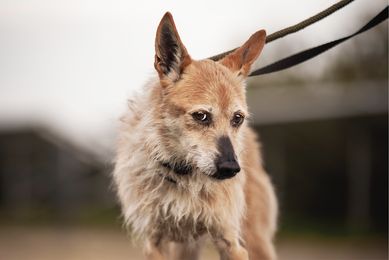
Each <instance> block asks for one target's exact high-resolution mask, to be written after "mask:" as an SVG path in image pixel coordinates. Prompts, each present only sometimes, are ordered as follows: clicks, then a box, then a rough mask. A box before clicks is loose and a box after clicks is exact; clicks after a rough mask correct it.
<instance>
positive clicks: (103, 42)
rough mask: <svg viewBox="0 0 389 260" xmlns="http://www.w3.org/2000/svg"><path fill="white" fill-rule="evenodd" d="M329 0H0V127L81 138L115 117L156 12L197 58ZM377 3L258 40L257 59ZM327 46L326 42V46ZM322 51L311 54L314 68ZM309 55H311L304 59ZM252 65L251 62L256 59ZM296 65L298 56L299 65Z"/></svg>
mask: <svg viewBox="0 0 389 260" xmlns="http://www.w3.org/2000/svg"><path fill="white" fill-rule="evenodd" d="M335 2H337V1H334V0H332V1H326V0H314V1H312V0H299V1H259V0H253V1H225V0H224V1H209V0H207V1H204V0H198V1H190V2H189V1H179V0H176V1H150V0H147V1H146V0H143V1H137V2H135V1H130V0H126V1H112V0H67V1H63V0H35V1H32V0H18V1H15V0H0V126H2V127H8V126H10V125H15V124H30V123H36V122H38V123H42V124H45V125H50V126H52V127H54V128H56V129H61V130H62V131H63V132H65V133H67V134H69V135H71V136H73V137H75V138H77V139H80V140H83V141H85V142H90V141H91V140H93V139H96V138H100V137H102V136H103V134H104V133H105V132H107V131H108V130H109V129H111V128H112V126H113V125H114V124H116V121H117V118H118V117H119V116H120V114H121V113H122V112H123V110H124V109H125V103H126V99H127V97H129V96H130V95H131V94H132V93H133V91H134V90H137V89H139V88H140V87H141V86H142V85H143V83H144V82H145V81H147V79H148V77H150V75H153V73H154V69H153V55H154V36H155V30H156V27H157V25H158V22H159V20H160V19H161V17H162V16H163V14H164V13H165V12H166V11H170V12H171V13H172V14H173V16H174V19H175V22H176V25H177V27H178V31H179V33H180V35H181V38H182V40H183V42H184V44H185V45H186V47H187V49H188V51H189V53H190V54H191V56H192V57H193V58H195V59H201V58H205V57H208V56H211V55H214V54H217V53H220V52H223V51H226V50H229V49H231V48H234V47H237V46H238V45H240V44H241V43H243V42H244V41H245V40H246V39H247V38H248V37H249V36H250V35H251V34H252V33H254V32H255V31H257V30H259V29H262V28H264V29H266V30H267V32H268V34H269V33H272V32H274V31H277V30H279V29H282V28H284V27H287V26H290V25H292V24H295V23H297V22H299V21H301V20H303V19H305V18H307V17H309V16H311V15H313V14H316V13H317V12H319V11H321V10H323V9H324V8H326V7H328V6H330V5H332V4H334V3H335ZM386 4H387V1H386V0H356V1H355V2H354V3H352V4H350V6H348V7H346V8H345V9H343V10H341V11H339V12H338V13H336V14H334V15H332V16H330V17H328V18H326V19H325V20H323V21H322V22H320V23H318V24H316V25H314V26H312V27H310V28H308V29H306V30H304V31H303V32H301V33H298V34H296V35H293V36H288V37H286V38H284V39H282V40H280V41H277V42H274V43H271V44H269V45H268V46H266V47H265V50H264V55H263V56H264V57H263V58H262V59H260V61H259V65H261V64H262V65H263V64H265V63H267V62H270V61H272V60H275V59H277V58H281V57H282V56H283V55H285V54H284V53H282V52H274V51H273V52H272V49H273V50H275V49H277V48H278V47H279V46H285V45H287V46H288V48H290V49H289V50H288V51H293V52H295V51H298V50H302V49H305V48H307V47H311V46H314V45H317V44H319V43H322V42H326V41H329V40H331V39H336V38H338V37H340V36H343V35H346V34H349V33H351V32H354V31H355V30H356V29H358V28H359V27H361V25H362V24H364V22H363V21H361V19H362V18H363V17H366V19H368V18H370V17H371V16H372V15H373V14H375V13H378V12H379V11H380V10H381V9H383V8H384V7H385V5H386ZM334 52H335V53H336V50H335V51H334ZM328 57H331V53H329V54H325V55H322V56H320V57H319V58H316V60H315V61H313V62H316V63H314V64H315V66H310V65H309V64H308V65H305V67H302V69H306V70H307V71H308V72H310V73H320V72H319V70H320V69H319V70H318V69H316V70H313V69H312V68H313V67H315V68H320V67H321V66H325V64H326V60H327V59H328ZM312 64H313V63H311V65H312ZM257 65H258V64H257ZM302 66H304V65H302Z"/></svg>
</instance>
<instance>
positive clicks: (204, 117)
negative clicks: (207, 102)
mask: <svg viewBox="0 0 389 260" xmlns="http://www.w3.org/2000/svg"><path fill="white" fill-rule="evenodd" d="M192 117H193V119H194V120H196V121H197V122H199V123H202V124H206V125H208V124H210V123H211V114H210V113H208V112H205V111H204V112H203V111H198V112H194V113H193V114H192Z"/></svg>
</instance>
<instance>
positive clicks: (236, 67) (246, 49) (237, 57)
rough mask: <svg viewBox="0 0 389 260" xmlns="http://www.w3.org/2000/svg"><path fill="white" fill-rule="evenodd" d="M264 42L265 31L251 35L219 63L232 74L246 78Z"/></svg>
mask: <svg viewBox="0 0 389 260" xmlns="http://www.w3.org/2000/svg"><path fill="white" fill-rule="evenodd" d="M265 42H266V31H265V30H260V31H258V32H256V33H254V34H253V35H251V37H250V38H249V39H248V40H247V41H246V42H245V43H244V44H243V45H242V46H241V47H239V48H238V49H236V50H235V51H234V52H232V53H230V54H228V55H227V56H226V57H224V58H223V59H222V60H220V61H219V63H221V64H223V65H224V66H226V67H227V68H229V69H230V70H232V71H233V72H238V73H239V74H241V75H243V76H245V77H247V75H248V74H249V72H250V68H251V65H252V64H253V63H254V61H255V60H256V59H257V58H258V56H259V54H260V53H261V51H262V49H263V46H264V45H265Z"/></svg>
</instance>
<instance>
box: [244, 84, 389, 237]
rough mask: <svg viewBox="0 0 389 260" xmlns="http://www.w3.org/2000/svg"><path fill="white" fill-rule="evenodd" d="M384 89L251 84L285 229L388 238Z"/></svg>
mask: <svg viewBox="0 0 389 260" xmlns="http://www.w3.org/2000/svg"><path fill="white" fill-rule="evenodd" d="M387 84H388V82H387V80H375V81H357V82H327V83H325V84H324V83H316V84H304V83H300V84H296V85H293V84H285V85H278V86H274V85H270V86H269V85H266V83H264V82H261V81H260V80H258V79H254V80H252V81H251V82H250V85H249V89H248V102H249V107H250V108H251V110H252V111H254V112H253V115H252V124H253V125H254V126H255V128H256V129H257V130H258V132H259V134H260V137H261V141H262V144H263V147H262V149H263V154H264V157H265V160H264V161H265V164H266V165H265V167H266V169H267V170H268V172H269V173H270V175H271V177H272V179H273V182H274V183H275V186H276V190H277V194H278V197H279V201H280V209H281V221H280V223H281V224H282V227H286V228H288V227H292V228H296V229H299V230H303V229H304V228H306V229H310V228H311V229H316V230H319V229H318V227H320V226H321V227H322V228H323V230H324V231H323V232H325V231H327V232H334V231H335V232H343V231H346V232H348V231H351V232H355V231H358V232H359V231H363V232H366V231H374V232H379V233H382V234H385V233H386V232H387V217H388V214H387V212H388V112H387V111H388V85H387Z"/></svg>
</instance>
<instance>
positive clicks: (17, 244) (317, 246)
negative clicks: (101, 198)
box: [0, 226, 387, 260]
mask: <svg viewBox="0 0 389 260" xmlns="http://www.w3.org/2000/svg"><path fill="white" fill-rule="evenodd" d="M277 251H278V254H279V259H281V260H283V259H286V260H312V259H315V260H338V259H339V260H349V259H350V260H357V259H358V260H381V259H387V244H386V243H385V242H384V241H379V242H376V243H372V242H371V241H370V242H369V243H366V242H365V241H364V240H357V241H354V242H344V241H338V240H336V241H334V240H328V239H325V240H323V239H317V238H314V239H307V238H304V239H302V238H293V237H288V238H281V239H279V241H278V242H277ZM202 256H203V257H202V259H209V260H214V259H215V260H216V259H218V257H217V255H216V253H215V251H214V250H213V249H212V248H207V249H205V250H204V252H203V254H202ZM0 259H6V260H24V259H28V260H53V259H54V260H78V259H80V260H81V259H94V260H99V259H102V260H105V259H109V260H138V259H143V258H142V254H141V250H140V249H139V247H137V246H135V245H133V243H131V241H130V239H129V238H128V237H126V235H125V232H124V231H122V230H120V228H112V227H110V228H101V227H99V228H96V227H82V228H80V227H77V228H76V227H72V228H70V227H66V228H64V227H62V228H60V227H55V226H54V227H20V226H17V227H15V226H13V227H9V226H8V227H4V226H2V227H0Z"/></svg>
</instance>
